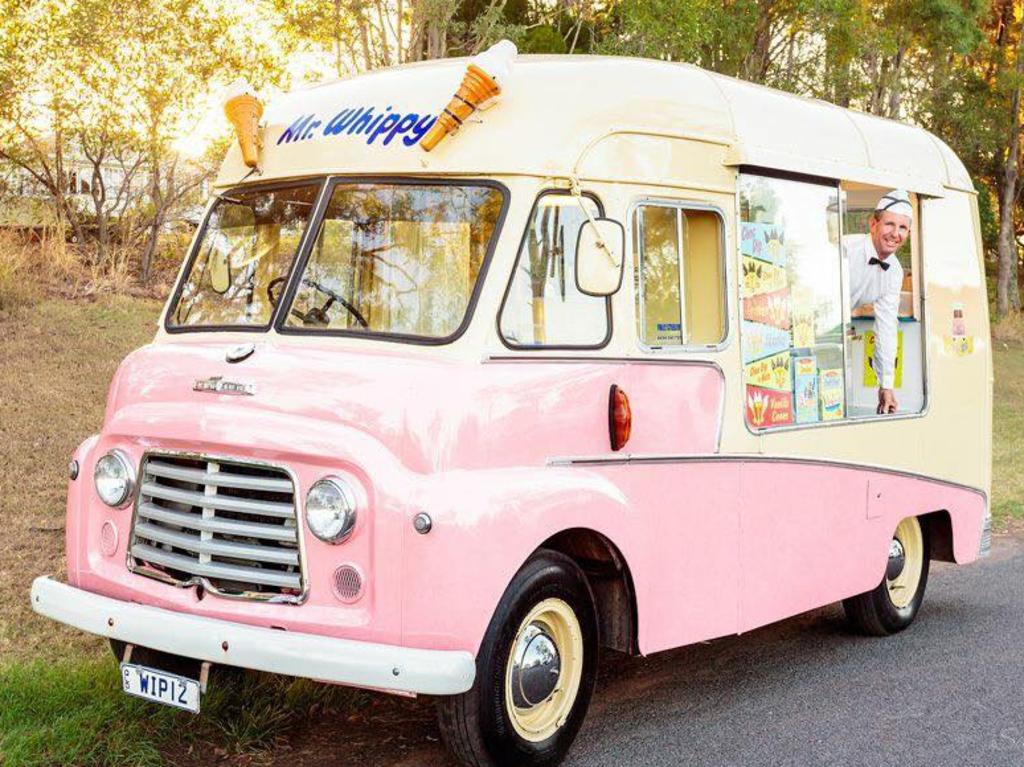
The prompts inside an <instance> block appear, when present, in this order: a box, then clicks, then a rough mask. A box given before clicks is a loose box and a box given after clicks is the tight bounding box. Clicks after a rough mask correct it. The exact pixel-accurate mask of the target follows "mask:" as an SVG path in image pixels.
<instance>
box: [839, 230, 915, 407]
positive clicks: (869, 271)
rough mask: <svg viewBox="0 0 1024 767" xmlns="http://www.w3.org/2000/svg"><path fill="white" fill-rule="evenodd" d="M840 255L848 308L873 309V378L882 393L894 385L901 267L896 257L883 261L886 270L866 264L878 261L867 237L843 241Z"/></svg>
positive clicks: (859, 236)
mask: <svg viewBox="0 0 1024 767" xmlns="http://www.w3.org/2000/svg"><path fill="white" fill-rule="evenodd" d="M843 255H844V256H845V257H846V260H847V267H848V270H849V271H848V273H849V277H850V285H849V288H850V308H851V309H856V308H857V307H858V306H863V305H864V304H873V305H874V309H875V374H876V375H877V376H878V380H879V382H880V384H881V388H883V389H892V388H893V386H894V384H895V381H896V329H897V326H898V324H899V321H898V320H897V314H898V312H899V308H900V288H902V287H903V267H902V266H900V262H899V259H897V258H896V254H895V253H894V254H893V255H891V256H889V257H888V258H887V259H885V263H887V264H889V268H888V269H882V267H881V266H879V265H878V264H869V263H868V261H869V260H870V259H872V258H878V253H877V252H876V251H875V246H874V243H872V242H871V235H869V234H851V235H848V236H846V237H843Z"/></svg>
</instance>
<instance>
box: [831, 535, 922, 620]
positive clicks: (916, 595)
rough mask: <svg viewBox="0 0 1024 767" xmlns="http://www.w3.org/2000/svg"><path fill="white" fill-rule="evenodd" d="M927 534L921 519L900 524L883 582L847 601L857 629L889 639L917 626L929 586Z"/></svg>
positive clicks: (890, 551)
mask: <svg viewBox="0 0 1024 767" xmlns="http://www.w3.org/2000/svg"><path fill="white" fill-rule="evenodd" d="M927 532H928V531H927V528H926V527H925V525H924V524H922V522H921V520H919V519H918V518H917V517H907V518H906V519H904V520H903V521H902V522H900V523H899V525H898V526H897V528H896V532H895V533H893V537H892V541H890V543H889V559H888V562H887V563H886V568H885V575H884V576H883V577H882V582H881V583H880V584H878V586H876V587H875V588H874V589H872V590H871V591H868V592H865V593H864V594H858V595H857V596H855V597H850V598H849V599H845V600H843V608H844V609H845V610H846V617H847V619H848V620H849V621H850V623H851V624H852V625H853V627H854V628H856V629H857V630H859V631H860V632H862V633H865V634H870V635H872V636H887V635H889V634H895V633H896V632H898V631H903V629H905V628H907V626H909V625H910V624H911V623H913V622H914V618H915V617H916V616H917V611H918V610H919V609H920V607H921V602H922V601H923V600H924V590H925V587H926V586H927V584H928V565H929V559H930V555H931V552H930V549H929V545H928V535H927Z"/></svg>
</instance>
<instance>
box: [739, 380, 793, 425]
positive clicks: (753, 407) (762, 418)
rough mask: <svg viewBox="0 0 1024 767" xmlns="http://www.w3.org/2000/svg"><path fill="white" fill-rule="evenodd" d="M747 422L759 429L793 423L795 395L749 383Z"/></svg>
mask: <svg viewBox="0 0 1024 767" xmlns="http://www.w3.org/2000/svg"><path fill="white" fill-rule="evenodd" d="M747 423H749V424H750V425H751V426H754V427H756V428H758V429H764V428H767V427H769V426H785V425H786V424H790V423H793V395H792V394H790V393H789V392H788V391H787V392H781V391H773V390H772V389H762V388H761V387H759V386H750V385H748V386H747Z"/></svg>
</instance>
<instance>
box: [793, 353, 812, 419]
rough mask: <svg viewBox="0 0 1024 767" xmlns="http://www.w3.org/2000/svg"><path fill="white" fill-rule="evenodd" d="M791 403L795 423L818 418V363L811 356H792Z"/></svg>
mask: <svg viewBox="0 0 1024 767" xmlns="http://www.w3.org/2000/svg"><path fill="white" fill-rule="evenodd" d="M793 403H794V404H793V409H794V411H795V413H796V422H797V423H814V422H815V421H817V420H818V365H817V362H816V360H815V359H814V357H813V356H807V357H794V358H793Z"/></svg>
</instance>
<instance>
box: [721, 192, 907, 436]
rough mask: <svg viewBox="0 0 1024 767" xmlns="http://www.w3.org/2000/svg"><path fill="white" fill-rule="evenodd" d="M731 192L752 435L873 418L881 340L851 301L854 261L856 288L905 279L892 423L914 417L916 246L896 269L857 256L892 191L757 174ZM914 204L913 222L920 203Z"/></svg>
mask: <svg viewBox="0 0 1024 767" xmlns="http://www.w3.org/2000/svg"><path fill="white" fill-rule="evenodd" d="M739 186H740V214H741V221H740V261H741V268H742V274H741V277H740V297H741V317H742V328H741V330H740V336H741V347H742V354H743V367H744V387H745V392H744V394H745V396H744V403H745V404H744V407H745V411H746V412H745V417H746V421H747V424H748V426H750V427H751V428H752V429H756V430H761V429H770V428H774V427H785V426H794V425H801V424H815V423H823V422H831V421H840V420H844V419H852V418H865V417H876V408H877V406H878V389H879V385H880V380H879V375H878V371H876V370H875V367H876V365H875V357H876V355H875V348H876V343H877V339H878V334H877V333H876V331H875V316H874V312H873V307H872V306H871V305H870V304H864V302H863V300H861V299H859V298H858V296H861V295H862V294H863V293H865V292H866V289H864V288H863V286H862V287H861V288H859V291H860V292H859V293H858V296H853V295H851V290H852V289H853V288H852V286H851V272H850V261H851V259H855V258H856V259H861V260H863V262H864V264H863V265H862V264H860V262H858V263H857V264H856V265H855V274H854V276H855V277H856V278H857V279H858V280H859V281H860V282H863V280H864V279H865V276H866V277H867V278H868V279H872V280H873V279H876V278H877V277H879V276H880V275H882V274H883V272H884V271H888V270H889V269H893V268H897V269H898V268H900V267H902V269H903V277H902V279H901V280H900V285H899V286H898V287H899V288H900V291H899V293H900V297H899V308H898V314H899V317H898V323H897V326H898V327H897V331H898V332H897V337H898V343H897V355H896V362H895V368H896V379H895V389H894V391H895V396H896V399H897V402H898V409H897V413H908V412H920V410H921V409H922V408H923V404H924V397H923V362H922V359H923V353H922V348H921V332H920V328H921V322H920V317H921V302H920V298H919V291H918V288H917V287H916V286H917V285H918V284H919V276H918V275H919V271H920V270H919V268H918V266H917V265H918V263H919V255H918V251H917V248H918V245H917V243H916V238H914V237H912V236H910V237H907V241H906V242H905V243H904V246H903V247H901V248H900V249H899V250H898V251H897V252H896V253H893V254H892V256H891V258H894V259H896V261H898V262H899V264H900V267H896V266H895V264H894V263H893V264H890V265H889V267H888V269H885V270H883V268H882V267H881V266H879V265H877V264H871V265H870V266H865V265H867V264H868V261H867V258H868V256H870V255H873V254H874V253H875V251H872V252H871V253H868V252H867V250H866V249H865V248H866V247H867V246H868V245H871V244H872V243H871V240H870V233H869V230H870V224H869V222H870V220H871V217H872V215H873V213H874V210H875V207H876V205H877V204H878V201H879V199H880V198H881V197H882V196H883V195H884V194H886V192H887V191H889V190H887V189H881V188H875V187H868V186H865V185H854V184H849V185H846V184H844V185H843V186H842V187H840V185H839V184H837V183H829V182H817V181H811V180H803V179H795V178H781V177H775V176H766V175H759V174H753V173H744V174H741V175H740V179H739ZM911 202H912V205H913V207H914V210H915V212H916V209H917V201H916V199H915V198H913V197H912V198H911ZM913 218H914V221H916V220H917V216H916V215H915V216H914V217H913ZM915 227H916V224H915V225H914V227H912V228H911V232H913V231H914V228H915ZM865 238H868V239H865ZM904 264H905V266H903V265H904ZM857 269H859V270H860V271H859V272H858V271H856V270H857ZM865 269H868V270H875V271H865ZM876 272H877V275H876ZM894 274H898V272H892V273H891V275H894ZM891 275H890V277H891ZM854 292H857V291H854ZM890 295H891V294H890ZM855 298H858V301H857V302H856V303H855V301H854V299H855ZM890 327H891V326H890ZM878 417H884V416H878Z"/></svg>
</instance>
